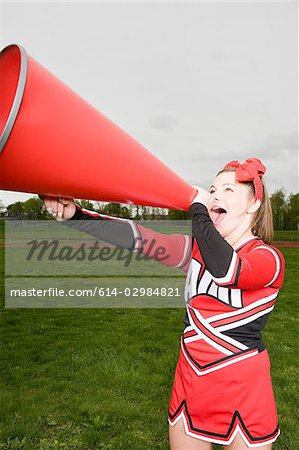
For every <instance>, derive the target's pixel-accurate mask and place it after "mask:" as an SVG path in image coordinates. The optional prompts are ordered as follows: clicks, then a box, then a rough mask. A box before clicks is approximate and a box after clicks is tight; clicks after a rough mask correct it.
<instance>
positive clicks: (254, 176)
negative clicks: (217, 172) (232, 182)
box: [224, 158, 266, 201]
mask: <svg viewBox="0 0 299 450" xmlns="http://www.w3.org/2000/svg"><path fill="white" fill-rule="evenodd" d="M230 168H235V169H236V180H237V181H239V182H244V181H253V185H254V192H255V196H254V199H255V200H257V199H259V200H260V201H262V200H263V191H264V190H263V182H262V180H261V176H262V175H264V173H265V172H266V167H265V166H264V165H263V164H262V162H261V161H260V160H259V159H257V158H250V159H246V161H245V162H244V163H243V164H241V163H239V161H236V160H234V161H230V162H229V163H228V164H226V165H225V166H224V169H230Z"/></svg>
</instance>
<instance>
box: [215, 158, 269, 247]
mask: <svg viewBox="0 0 299 450" xmlns="http://www.w3.org/2000/svg"><path fill="white" fill-rule="evenodd" d="M235 171H236V170H235V169H234V168H233V167H230V168H227V169H223V170H220V172H218V173H217V176H218V175H220V174H221V173H223V172H235ZM261 180H262V184H263V200H262V202H261V206H260V207H259V209H258V210H257V211H256V213H255V214H254V216H253V219H252V224H251V231H252V233H253V234H254V235H255V236H258V237H259V238H260V239H262V241H264V242H265V243H266V244H271V243H272V241H273V216H272V208H271V202H270V197H269V194H268V192H267V189H266V186H265V182H264V180H263V177H261ZM244 183H245V184H247V186H248V187H249V189H250V192H251V195H252V196H253V197H254V195H255V191H254V184H253V181H244Z"/></svg>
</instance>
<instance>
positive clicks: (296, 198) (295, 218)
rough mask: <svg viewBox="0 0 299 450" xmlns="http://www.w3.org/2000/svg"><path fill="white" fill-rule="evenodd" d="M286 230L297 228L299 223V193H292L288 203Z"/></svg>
mask: <svg viewBox="0 0 299 450" xmlns="http://www.w3.org/2000/svg"><path fill="white" fill-rule="evenodd" d="M285 216H286V221H285V222H286V225H285V229H286V230H297V229H298V225H299V194H290V195H289V197H288V200H287V205H286V212H285Z"/></svg>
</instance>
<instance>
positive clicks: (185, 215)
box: [168, 209, 190, 220]
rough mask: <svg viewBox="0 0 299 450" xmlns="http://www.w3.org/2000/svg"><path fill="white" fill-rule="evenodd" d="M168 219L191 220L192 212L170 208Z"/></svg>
mask: <svg viewBox="0 0 299 450" xmlns="http://www.w3.org/2000/svg"><path fill="white" fill-rule="evenodd" d="M168 220H190V213H189V211H181V210H179V209H170V210H169V211H168Z"/></svg>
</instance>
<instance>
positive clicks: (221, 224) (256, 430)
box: [45, 158, 284, 450]
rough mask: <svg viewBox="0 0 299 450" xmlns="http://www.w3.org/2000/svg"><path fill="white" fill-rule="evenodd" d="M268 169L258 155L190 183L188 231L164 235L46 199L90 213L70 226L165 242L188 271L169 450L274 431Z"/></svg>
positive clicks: (277, 272)
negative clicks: (267, 341)
mask: <svg viewBox="0 0 299 450" xmlns="http://www.w3.org/2000/svg"><path fill="white" fill-rule="evenodd" d="M265 170H266V169H265V167H264V165H263V164H262V163H261V161H260V160H258V159H255V158H252V159H248V160H246V161H245V163H244V164H240V163H239V162H238V161H232V162H230V163H228V164H227V165H226V166H225V167H224V169H223V170H221V171H220V172H219V173H218V175H217V176H216V178H215V180H214V182H213V185H212V186H211V190H210V193H209V192H207V191H206V190H204V189H202V188H199V187H197V186H196V188H197V190H198V195H197V196H196V197H195V199H194V200H193V202H192V204H191V206H190V217H191V221H192V237H189V236H184V235H178V234H177V235H168V236H167V235H162V234H159V233H156V232H153V231H151V230H148V229H146V228H144V227H142V226H140V225H138V224H137V222H136V223H134V222H133V221H129V220H125V219H116V218H112V217H108V216H103V215H100V214H97V213H94V212H91V211H87V210H84V209H81V208H79V207H78V206H76V205H75V204H74V202H73V201H72V200H67V199H60V200H58V199H53V198H52V199H51V198H50V197H48V198H45V205H46V207H47V208H48V210H49V208H51V209H50V212H52V213H53V215H54V217H57V218H58V219H83V220H85V219H96V222H93V221H88V222H82V220H80V225H75V224H74V222H72V220H70V221H66V222H64V223H65V224H66V225H68V226H76V228H79V229H81V230H82V231H85V232H88V233H90V234H93V235H94V236H96V237H99V238H101V239H104V240H107V241H108V242H113V243H115V244H116V245H118V246H120V247H125V248H129V249H130V250H132V251H142V252H144V253H146V251H147V250H148V249H149V242H152V241H153V239H154V240H155V242H156V243H157V245H161V244H162V245H164V246H165V247H167V249H168V253H169V255H170V257H169V259H168V260H167V261H166V262H165V261H163V263H164V264H167V265H170V266H175V267H180V268H181V269H182V270H184V271H185V272H187V277H186V288H185V300H186V318H185V324H186V327H185V330H184V333H183V336H182V339H181V349H180V356H179V360H178V363H177V367H176V371H175V379H174V384H173V390H172V394H171V399H170V406H169V418H168V420H169V437H170V447H171V450H189V449H190V450H191V449H194V450H211V449H212V448H213V443H217V444H222V445H224V446H225V448H227V449H229V450H245V449H247V448H248V447H251V448H254V447H258V448H259V449H260V450H270V449H271V448H272V443H273V442H274V441H275V440H276V439H277V437H278V435H279V433H280V430H279V427H278V423H277V412H276V405H275V400H274V396H273V389H272V383H271V376H270V361H269V356H268V352H267V350H266V349H265V345H264V343H263V342H262V339H261V332H262V330H263V328H264V326H265V324H266V321H267V319H268V317H269V314H270V312H271V311H272V310H273V308H274V305H275V300H276V297H277V295H278V291H279V288H280V287H281V285H282V282H283V276H284V259H283V256H282V255H281V253H280V252H279V251H278V250H277V249H275V248H273V247H272V246H271V245H270V243H271V240H272V234H273V230H272V214H271V206H270V201H269V197H268V195H267V192H266V189H265V186H264V184H263V179H262V176H263V174H264V173H265ZM99 220H100V222H99ZM120 231H121V232H120ZM150 251H151V252H153V251H154V248H153V247H151V250H150ZM149 256H151V255H149ZM153 257H154V256H153Z"/></svg>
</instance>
